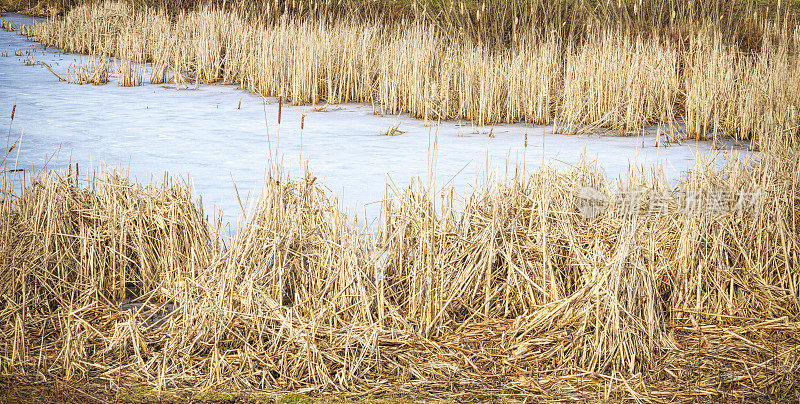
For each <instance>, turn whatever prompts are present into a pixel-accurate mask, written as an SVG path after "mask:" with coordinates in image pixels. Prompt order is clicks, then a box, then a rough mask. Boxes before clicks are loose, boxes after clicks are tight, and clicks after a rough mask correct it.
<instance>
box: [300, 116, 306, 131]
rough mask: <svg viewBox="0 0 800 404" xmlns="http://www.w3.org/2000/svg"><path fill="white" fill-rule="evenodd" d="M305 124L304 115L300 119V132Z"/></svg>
mask: <svg viewBox="0 0 800 404" xmlns="http://www.w3.org/2000/svg"><path fill="white" fill-rule="evenodd" d="M305 124H306V114H303V116H301V117H300V130H303V129H304V128H305Z"/></svg>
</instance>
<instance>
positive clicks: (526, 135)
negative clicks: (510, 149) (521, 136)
mask: <svg viewBox="0 0 800 404" xmlns="http://www.w3.org/2000/svg"><path fill="white" fill-rule="evenodd" d="M525 147H526V148H527V147H528V134H527V133H526V134H525Z"/></svg>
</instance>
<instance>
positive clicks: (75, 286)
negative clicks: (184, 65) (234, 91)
mask: <svg viewBox="0 0 800 404" xmlns="http://www.w3.org/2000/svg"><path fill="white" fill-rule="evenodd" d="M778 138H780V139H781V141H780V142H778V141H773V142H772V143H770V144H769V145H768V146H765V147H770V148H772V147H774V148H775V149H774V150H772V149H770V150H765V153H764V154H763V155H762V159H761V160H760V161H758V162H754V163H747V164H743V163H741V162H739V161H738V160H737V159H731V160H730V161H729V162H728V163H727V164H726V165H724V166H715V165H714V163H713V162H706V163H702V162H701V163H699V164H698V166H697V167H696V168H695V170H693V171H692V172H691V173H690V174H689V175H688V176H687V177H686V178H685V179H684V180H683V181H682V183H681V185H680V188H681V189H683V190H696V191H703V192H706V193H709V192H716V191H718V190H721V191H725V192H729V193H731V194H736V193H738V192H740V191H747V192H749V191H753V190H760V191H761V192H763V201H764V203H763V204H762V205H760V206H757V210H755V211H753V212H751V214H736V213H735V212H734V213H732V214H730V213H720V214H713V215H700V214H697V215H695V214H687V213H678V212H671V213H667V215H666V216H661V215H657V214H652V215H642V216H633V217H625V216H620V215H619V214H616V213H615V212H614V211H607V212H605V213H603V214H601V215H599V216H597V217H595V218H592V219H587V218H585V217H583V216H581V215H580V214H579V213H578V200H577V198H576V194H577V193H578V190H580V189H581V187H584V186H590V187H594V188H597V189H598V190H600V191H601V192H603V193H605V194H606V195H609V196H610V197H612V198H615V197H614V196H612V194H611V192H612V191H613V190H614V188H613V187H612V186H611V185H610V184H608V183H607V182H606V181H605V179H604V177H603V176H602V174H600V170H599V169H598V168H597V167H595V166H594V165H592V164H589V163H585V164H583V165H580V166H578V167H575V168H574V169H573V170H572V171H566V172H565V171H559V170H555V169H550V168H543V169H542V170H540V171H539V172H536V173H533V174H525V173H523V172H521V171H518V172H517V173H516V174H515V175H513V176H512V178H510V179H508V180H506V181H503V182H498V181H496V180H493V179H487V181H486V182H485V184H484V186H483V187H482V188H479V189H478V190H476V191H475V192H473V193H471V194H470V195H467V196H466V198H465V199H464V200H463V201H460V202H459V200H458V198H457V197H456V195H455V194H454V193H453V192H452V191H448V192H446V193H445V194H444V195H442V196H440V195H438V194H434V193H433V192H432V189H431V188H430V187H431V185H430V184H423V183H414V184H412V185H411V186H410V187H409V188H408V189H406V190H397V189H392V190H391V191H390V192H389V195H387V198H386V201H385V202H384V207H383V209H382V220H381V223H382V225H381V228H380V232H379V233H378V234H377V235H372V234H369V233H368V232H365V230H364V229H361V228H359V227H358V226H357V225H356V224H354V222H353V221H352V220H351V219H350V218H348V217H347V216H346V215H344V214H343V213H342V212H341V209H340V208H339V206H338V202H337V200H336V199H331V198H330V197H329V196H328V194H327V193H326V192H325V191H324V190H323V187H322V186H321V184H320V182H321V180H319V179H317V178H316V177H313V176H312V175H310V174H306V175H305V176H303V177H301V178H298V179H295V180H292V179H290V178H287V177H286V176H285V175H282V174H281V173H280V172H279V171H274V170H273V171H272V173H271V174H270V177H269V180H268V182H267V183H266V184H265V187H264V190H263V193H262V195H261V197H260V198H259V201H258V204H257V206H256V208H255V209H254V210H253V211H252V212H251V213H250V214H249V215H248V217H247V218H246V219H243V221H242V222H241V223H240V226H239V229H238V231H237V232H236V233H235V236H234V237H233V239H232V240H230V241H229V242H228V241H225V239H224V238H223V237H222V236H221V235H220V234H219V231H218V229H219V222H215V223H216V224H210V223H208V222H207V221H206V219H204V217H205V216H204V214H203V211H202V207H201V206H200V205H199V204H197V203H196V202H194V201H193V200H192V197H191V194H190V193H189V192H188V190H187V188H186V187H185V186H183V185H181V184H179V183H176V182H174V181H172V180H170V179H169V178H165V180H164V182H163V184H162V185H160V186H145V187H142V186H139V185H135V184H131V183H130V182H128V181H127V180H126V179H125V178H124V176H120V175H118V174H113V173H112V174H109V175H107V176H102V177H101V176H98V175H95V174H92V176H91V177H85V178H80V177H79V176H78V175H77V173H76V172H69V171H68V172H66V173H63V174H61V175H57V174H55V173H27V182H25V183H24V184H22V183H20V182H19V181H20V178H19V177H16V176H18V175H20V173H18V172H17V173H12V172H9V170H6V172H5V174H4V176H3V179H4V186H3V193H2V199H1V201H2V203H0V237H2V240H1V241H2V242H0V249H2V251H0V257H2V258H0V265H2V268H1V269H2V271H0V274H2V276H0V288H2V289H3V291H4V292H3V294H4V296H6V299H5V300H4V301H3V302H2V303H0V319H2V321H0V333H2V335H3V338H2V339H0V341H2V342H0V350H1V352H2V354H0V369H2V371H3V372H5V373H21V372H26V373H31V372H32V373H36V372H41V373H43V374H45V375H49V376H53V377H54V376H59V377H68V378H83V377H92V378H100V379H103V380H106V381H107V382H108V383H110V384H111V385H112V386H113V385H117V386H118V385H119V384H120V383H128V382H136V383H144V384H147V385H150V386H152V387H153V388H154V389H172V388H187V387H214V388H223V389H224V388H230V389H267V390H297V389H303V391H311V392H316V393H323V392H340V393H341V392H349V393H354V394H355V393H357V394H380V393H389V392H397V391H399V392H406V393H409V394H420V393H423V394H430V395H433V396H439V397H443V396H446V395H452V394H456V393H457V392H459V391H463V390H467V391H471V392H472V393H473V394H493V395H498V396H503V397H521V396H523V395H536V396H539V397H552V396H554V395H555V396H557V397H571V398H574V399H605V398H617V399H622V398H638V399H644V398H648V397H649V399H654V398H658V397H663V398H666V397H673V398H675V397H681V398H685V399H689V398H690V397H697V396H698V395H700V396H705V397H750V398H753V397H773V398H779V397H785V396H784V394H787V393H790V392H791V391H794V390H795V389H796V388H797V383H798V380H797V378H796V376H794V375H795V374H797V371H798V369H797V367H798V362H797V361H796V355H797V353H798V342H800V323H799V321H800V318H799V316H800V301H799V300H798V298H797V294H796V291H797V290H798V288H799V287H800V284H798V282H799V280H798V278H797V277H796V276H795V275H794V268H795V267H796V265H797V257H796V254H795V253H794V251H796V250H797V248H798V243H799V242H800V238H798V232H797V230H798V228H797V224H796V223H795V221H794V219H793V218H794V217H795V216H796V215H797V213H798V212H797V206H798V204H797V195H798V194H797V186H798V184H799V183H800V178H798V173H797V170H795V169H794V168H795V167H796V165H797V163H798V161H797V159H798V157H797V156H798V154H796V153H795V154H785V151H786V150H796V148H797V144H796V139H795V138H793V137H791V136H785V134H784V135H781V136H776V137H774V138H773V139H778ZM780 151H783V152H781V153H782V154H781V153H779V152H780ZM779 156H780V157H779ZM75 171H77V170H75ZM660 178H662V177H660V176H658V175H655V176H653V177H646V176H644V175H642V174H638V173H636V172H635V171H632V172H631V173H630V174H629V175H628V176H627V178H626V179H625V182H624V183H622V184H621V188H620V189H622V190H629V191H631V190H639V191H642V192H649V193H652V194H657V193H661V192H668V191H673V190H672V189H671V188H670V187H668V186H667V184H665V183H664V182H663V180H661V179H660ZM390 189H391V188H390ZM440 201H441V202H440ZM707 366H713V367H714V368H715V369H720V370H719V372H718V373H714V372H706V371H705V370H704V369H705V367H707ZM458 394H460V393H458Z"/></svg>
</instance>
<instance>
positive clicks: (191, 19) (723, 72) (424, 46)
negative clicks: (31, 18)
mask: <svg viewBox="0 0 800 404" xmlns="http://www.w3.org/2000/svg"><path fill="white" fill-rule="evenodd" d="M672 3H674V2H671V1H666V3H664V4H662V6H664V7H667V8H669V7H672V6H675V7H677V5H676V4H672ZM642 7H645V6H644V5H643V6H642ZM648 7H649V6H648ZM662 8H663V7H662ZM642 10H643V11H642V13H644V14H647V15H650V14H652V15H655V14H658V13H657V12H656V11H655V8H649V9H647V8H644V9H642ZM747 10H750V11H747ZM707 12H709V13H711V12H712V11H708V10H707ZM531 13H533V12H531ZM680 13H683V14H680ZM680 13H679V14H677V15H678V16H679V17H680V16H682V15H684V14H685V15H690V14H692V11H690V9H685V10H684V9H681V10H680ZM720 13H721V12H719V11H718V12H717V14H719V15H718V16H719V17H720V18H718V19H716V20H713V19H706V20H703V19H699V18H698V19H694V18H691V19H689V20H687V21H686V23H687V24H689V25H687V26H686V27H685V28H680V29H678V28H676V29H677V30H678V31H674V30H670V29H669V28H668V27H670V26H672V25H663V24H661V23H659V24H656V25H655V26H653V27H651V28H650V29H644V28H642V27H640V26H638V25H637V24H638V22H637V21H639V20H638V19H639V18H645V17H642V15H638V16H637V15H636V14H634V15H627V16H626V15H620V16H618V18H619V20H610V21H609V20H600V19H594V17H590V16H588V15H587V16H582V17H580V18H582V19H583V20H582V21H583V23H582V24H584V25H585V26H582V28H580V29H579V30H575V31H573V32H567V33H564V32H562V31H561V30H560V29H553V30H550V31H544V32H543V31H542V30H541V28H542V27H541V26H540V25H542V24H538V25H537V24H534V23H533V22H532V21H531V22H530V23H522V22H520V23H518V24H517V25H515V27H516V28H515V29H514V31H513V32H514V33H513V35H512V37H511V38H508V41H499V40H498V39H497V36H498V35H500V34H499V32H504V31H503V30H502V29H500V28H497V31H496V33H495V34H485V35H484V34H479V33H475V36H476V38H472V35H466V36H464V35H462V34H459V33H458V32H455V31H453V29H455V28H453V27H445V26H442V25H441V24H433V23H432V22H431V21H430V20H429V19H426V18H417V19H396V20H392V23H391V24H387V23H386V21H385V20H382V19H369V18H359V17H349V18H348V17H341V18H333V15H331V14H325V13H322V12H320V13H316V12H315V13H311V14H309V15H306V14H303V13H301V14H300V15H294V14H291V13H288V14H287V13H281V14H280V17H276V16H272V17H264V18H253V17H252V16H251V15H250V14H249V13H248V11H247V10H246V9H238V11H237V10H234V11H228V10H224V9H220V8H209V7H206V8H199V9H194V10H190V11H181V12H178V13H168V12H167V11H165V10H164V9H155V8H148V7H136V6H131V5H127V4H124V3H93V4H91V5H83V6H79V7H75V8H73V9H71V10H70V11H69V13H68V14H66V15H65V16H64V17H62V18H55V19H51V20H49V21H48V22H47V23H44V24H41V25H38V26H36V27H34V28H28V27H25V28H24V29H23V32H24V33H26V34H27V35H30V36H32V37H33V38H35V39H36V40H38V41H41V42H42V43H43V44H45V45H46V46H56V47H59V48H62V49H65V50H68V51H73V52H79V53H91V54H97V55H106V54H107V55H114V56H116V57H118V58H119V59H120V60H121V61H122V62H120V64H119V66H120V67H119V68H118V75H119V77H120V80H121V83H123V85H137V84H139V83H141V82H142V81H143V79H144V78H143V77H141V76H142V73H141V72H140V71H137V69H136V68H133V67H131V66H133V65H131V63H133V64H141V63H150V64H152V66H153V68H152V74H151V77H150V81H151V82H153V83H161V82H167V81H170V82H172V81H174V83H175V85H176V87H177V88H180V86H181V85H185V84H188V83H194V84H195V85H199V84H201V83H214V82H222V83H227V84H238V85H240V86H241V87H242V88H244V89H247V90H250V91H253V92H256V93H258V94H262V95H284V96H285V97H286V98H287V99H289V100H290V101H291V102H292V103H295V104H319V103H340V102H371V103H375V104H377V105H378V107H379V109H380V111H381V112H382V113H402V112H405V113H409V114H410V115H412V116H414V117H419V118H423V119H428V120H436V119H466V120H470V121H472V122H474V123H476V124H491V123H499V122H530V123H535V124H547V123H551V122H553V121H555V122H556V123H557V127H558V128H559V130H561V131H563V132H568V133H576V132H581V131H586V130H597V129H603V130H608V131H614V132H617V133H623V134H633V133H639V132H641V131H642V130H643V129H644V128H646V127H648V126H651V125H654V124H658V123H664V122H673V121H676V120H677V121H682V122H683V123H685V134H686V136H690V137H696V138H705V137H707V136H714V135H715V134H717V133H722V134H724V135H726V136H731V137H736V138H739V139H750V140H752V141H753V142H754V143H758V140H759V138H760V137H762V136H766V135H767V134H768V133H770V128H772V127H774V125H782V124H783V122H786V123H787V125H788V126H786V127H792V126H796V125H798V124H800V122H799V121H798V119H800V118H798V115H797V112H796V111H797V109H798V107H800V100H798V96H797V94H798V93H800V91H798V90H797V88H796V87H797V83H798V79H797V77H796V76H797V73H796V72H797V71H800V67H798V66H797V54H798V53H797V52H798V41H797V36H798V34H797V31H798V29H797V27H796V25H795V24H794V19H793V14H788V12H786V13H782V14H775V18H774V19H770V20H768V21H765V20H763V19H760V20H758V21H761V22H759V23H758V24H756V25H752V24H753V23H752V22H753V21H755V20H756V19H755V17H753V16H754V15H757V14H758V13H757V12H756V11H755V10H751V9H744V10H739V11H735V12H734V11H730V13H731V14H730V15H728V14H725V16H726V17H724V18H723V14H724V13H723V14H720ZM748 13H749V14H748ZM754 13H755V14H754ZM736 15H738V16H739V18H741V19H742V20H741V21H739V25H736V24H733V23H732V22H731V21H733V20H734V19H735V16H736ZM562 17H563V16H562ZM562 17H558V16H557V15H556V14H552V15H551V14H548V16H547V18H548V19H546V20H544V23H543V24H544V25H545V26H549V24H550V23H552V22H554V21H556V20H559V18H561V19H563V18H562ZM459 18H463V17H459ZM487 18H489V17H487ZM491 18H494V17H491ZM647 18H649V17H647ZM675 18H678V17H675ZM680 18H683V17H680ZM725 18H729V19H731V21H729V23H725V22H724V21H723V20H724V19H725ZM265 21H266V22H265ZM614 21H616V23H615V22H614ZM703 21H705V22H703ZM712 21H717V22H716V23H712ZM639 22H641V21H639ZM745 22H746V23H745ZM486 29H487V30H489V28H486ZM684 30H686V32H684ZM751 31H754V32H759V33H761V36H759V37H757V39H758V41H757V42H758V46H756V45H754V44H753V43H752V42H755V41H756V40H755V39H754V38H756V37H753V35H751V34H750V33H749V32H751ZM743 36H746V37H747V38H748V39H746V40H745V39H744V37H743ZM490 37H494V38H495V39H490ZM481 38H483V39H481ZM765 85H766V86H768V88H765V87H764V86H765ZM677 127H678V128H679V129H680V128H681V125H678V126H677Z"/></svg>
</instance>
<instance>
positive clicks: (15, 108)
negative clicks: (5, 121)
mask: <svg viewBox="0 0 800 404" xmlns="http://www.w3.org/2000/svg"><path fill="white" fill-rule="evenodd" d="M15 112H17V104H14V106H13V107H11V122H14V113H15Z"/></svg>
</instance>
